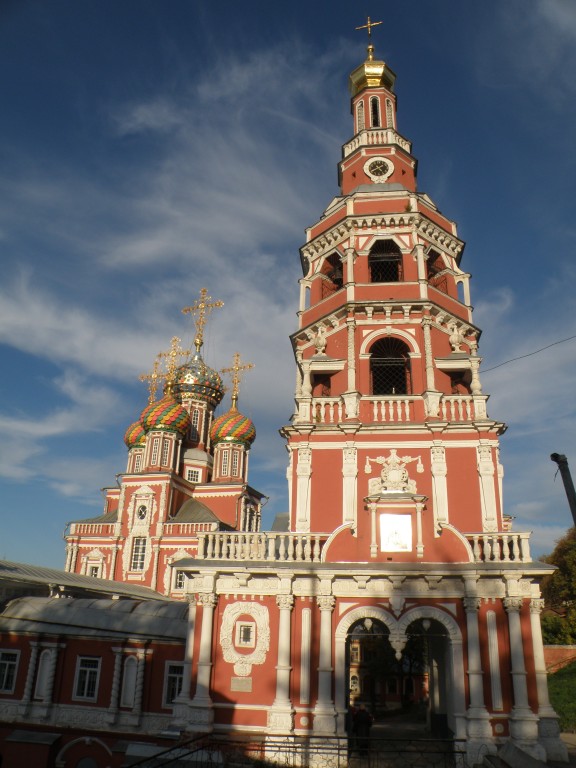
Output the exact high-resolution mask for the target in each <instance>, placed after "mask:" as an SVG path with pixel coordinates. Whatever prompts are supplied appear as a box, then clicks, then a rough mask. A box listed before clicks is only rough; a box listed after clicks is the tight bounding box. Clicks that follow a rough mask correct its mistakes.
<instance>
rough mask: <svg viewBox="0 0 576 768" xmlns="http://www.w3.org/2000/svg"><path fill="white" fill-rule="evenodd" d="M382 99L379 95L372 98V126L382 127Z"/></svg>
mask: <svg viewBox="0 0 576 768" xmlns="http://www.w3.org/2000/svg"><path fill="white" fill-rule="evenodd" d="M380 125H381V123H380V99H379V98H378V96H372V98H371V99H370V126H371V127H372V128H380Z"/></svg>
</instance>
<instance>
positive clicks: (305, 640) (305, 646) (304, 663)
mask: <svg viewBox="0 0 576 768" xmlns="http://www.w3.org/2000/svg"><path fill="white" fill-rule="evenodd" d="M311 639H312V611H311V609H310V608H303V609H302V638H301V645H300V704H310V653H311Z"/></svg>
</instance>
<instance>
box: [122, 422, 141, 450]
mask: <svg viewBox="0 0 576 768" xmlns="http://www.w3.org/2000/svg"><path fill="white" fill-rule="evenodd" d="M145 441H146V432H144V427H143V426H142V424H141V423H140V422H139V421H135V422H134V424H130V426H129V427H128V429H127V430H126V432H125V434H124V442H125V443H126V446H127V447H128V449H130V448H137V447H140V446H143V445H144V443H145Z"/></svg>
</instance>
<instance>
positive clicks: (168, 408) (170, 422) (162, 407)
mask: <svg viewBox="0 0 576 768" xmlns="http://www.w3.org/2000/svg"><path fill="white" fill-rule="evenodd" d="M140 423H141V424H142V426H143V427H144V431H145V432H149V431H150V430H151V429H163V430H166V431H167V432H178V434H180V435H185V434H186V432H187V431H188V430H189V429H190V415H189V414H188V411H187V410H186V409H185V408H183V407H182V406H181V405H180V403H179V402H178V401H177V400H175V399H174V396H173V395H171V394H167V395H164V397H163V398H162V399H161V400H157V401H156V402H155V403H151V404H150V405H148V406H147V407H146V408H144V410H143V411H142V414H141V416H140Z"/></svg>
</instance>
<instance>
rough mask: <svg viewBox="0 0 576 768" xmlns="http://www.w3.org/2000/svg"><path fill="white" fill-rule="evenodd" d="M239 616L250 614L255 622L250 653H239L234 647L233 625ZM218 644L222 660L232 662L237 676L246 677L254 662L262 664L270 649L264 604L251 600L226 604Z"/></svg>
mask: <svg viewBox="0 0 576 768" xmlns="http://www.w3.org/2000/svg"><path fill="white" fill-rule="evenodd" d="M239 616H251V617H252V618H253V619H254V621H255V623H256V645H255V646H254V649H253V650H252V652H251V653H241V652H240V651H238V650H236V648H235V647H234V625H235V623H236V621H237V619H238V617H239ZM220 646H221V648H222V655H223V657H224V661H227V662H228V663H229V664H234V672H235V674H236V675H238V677H247V676H248V675H249V674H250V672H251V671H252V666H253V665H254V664H264V662H265V661H266V654H267V653H268V651H269V650H270V621H269V616H268V609H267V608H266V606H264V605H260V603H252V602H250V603H248V602H247V603H244V602H242V603H232V604H231V605H227V606H226V608H225V609H224V614H223V616H222V626H221V627H220Z"/></svg>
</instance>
